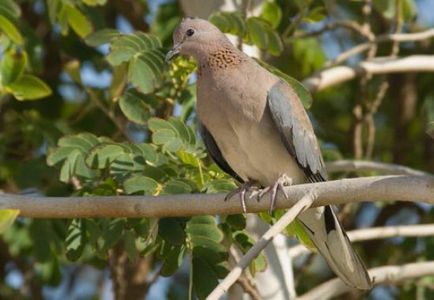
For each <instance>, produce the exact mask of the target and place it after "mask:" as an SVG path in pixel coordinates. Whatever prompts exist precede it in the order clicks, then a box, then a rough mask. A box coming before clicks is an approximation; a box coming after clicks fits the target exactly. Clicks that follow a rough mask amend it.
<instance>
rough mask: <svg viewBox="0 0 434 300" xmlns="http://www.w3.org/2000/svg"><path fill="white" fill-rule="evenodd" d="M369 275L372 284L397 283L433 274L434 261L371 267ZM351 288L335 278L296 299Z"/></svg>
mask: <svg viewBox="0 0 434 300" xmlns="http://www.w3.org/2000/svg"><path fill="white" fill-rule="evenodd" d="M369 275H370V276H371V278H374V284H397V283H400V282H403V281H405V280H408V279H413V278H420V277H423V276H429V275H434V261H428V262H418V263H409V264H405V265H402V266H383V267H378V268H373V269H370V270H369ZM353 290H354V289H353V288H351V287H349V286H347V285H345V284H344V283H343V282H342V281H341V280H340V279H338V278H335V279H332V280H329V281H327V282H325V283H323V284H321V285H319V286H317V287H316V288H314V289H312V290H310V291H309V292H307V293H306V294H304V295H302V296H300V297H299V298H297V300H317V299H318V300H320V299H321V300H327V299H331V298H334V297H337V296H340V295H343V294H345V293H347V292H350V291H353Z"/></svg>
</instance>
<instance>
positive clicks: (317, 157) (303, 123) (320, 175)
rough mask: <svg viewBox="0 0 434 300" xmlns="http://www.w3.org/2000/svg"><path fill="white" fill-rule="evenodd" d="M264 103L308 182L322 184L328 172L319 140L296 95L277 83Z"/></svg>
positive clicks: (284, 84)
mask: <svg viewBox="0 0 434 300" xmlns="http://www.w3.org/2000/svg"><path fill="white" fill-rule="evenodd" d="M267 103H268V107H269V110H270V113H271V117H272V119H273V121H274V123H275V125H276V127H277V129H278V131H279V134H280V136H281V138H282V142H283V143H284V144H285V147H286V149H287V150H288V152H289V153H290V154H291V155H292V156H293V157H294V158H295V160H296V162H297V164H298V165H299V166H300V168H302V169H303V171H304V173H305V174H306V176H307V178H308V179H309V181H311V182H317V181H325V180H326V179H327V173H326V169H325V166H324V161H323V159H322V156H321V151H320V148H319V145H318V141H317V139H316V136H315V133H314V131H313V128H312V124H311V123H310V120H309V117H308V116H307V113H306V111H305V110H304V107H303V105H302V104H301V101H300V100H299V97H298V95H297V94H296V93H295V91H294V90H293V89H292V88H291V87H290V86H289V85H288V84H287V83H286V82H284V81H282V80H280V81H278V82H277V83H276V84H274V85H273V86H272V88H271V89H270V91H269V92H268V96H267Z"/></svg>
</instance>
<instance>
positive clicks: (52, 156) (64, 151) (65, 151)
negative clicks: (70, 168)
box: [47, 147, 75, 166]
mask: <svg viewBox="0 0 434 300" xmlns="http://www.w3.org/2000/svg"><path fill="white" fill-rule="evenodd" d="M74 150H75V148H72V147H59V148H56V149H54V150H50V151H49V154H48V156H47V164H48V165H49V166H54V165H56V164H58V163H59V162H61V161H64V160H65V159H66V158H67V157H68V156H69V155H70V154H71V152H72V151H74Z"/></svg>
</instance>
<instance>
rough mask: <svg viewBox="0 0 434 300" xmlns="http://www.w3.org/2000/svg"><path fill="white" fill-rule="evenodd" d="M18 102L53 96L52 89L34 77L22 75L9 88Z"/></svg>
mask: <svg viewBox="0 0 434 300" xmlns="http://www.w3.org/2000/svg"><path fill="white" fill-rule="evenodd" d="M7 90H8V91H11V92H12V94H13V95H14V97H15V98H17V99H18V100H36V99H40V98H44V97H47V96H49V95H51V93H52V91H51V88H50V87H49V86H48V85H47V84H46V83H45V82H43V81H42V80H40V79H39V78H37V77H35V76H33V75H27V74H25V75H22V76H21V77H20V78H18V79H17V80H16V81H14V82H12V83H11V84H9V85H8V86H7Z"/></svg>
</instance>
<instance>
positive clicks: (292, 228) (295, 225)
mask: <svg viewBox="0 0 434 300" xmlns="http://www.w3.org/2000/svg"><path fill="white" fill-rule="evenodd" d="M286 234H287V235H288V236H293V235H296V236H297V238H298V239H299V241H300V242H301V243H302V244H303V245H305V246H306V247H307V248H309V249H311V250H313V251H316V247H315V245H314V244H313V242H312V240H311V239H310V237H309V235H308V234H307V232H306V230H305V229H304V228H303V226H302V225H301V224H300V222H299V221H298V220H294V221H293V222H291V223H290V224H289V225H288V226H287V227H286Z"/></svg>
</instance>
